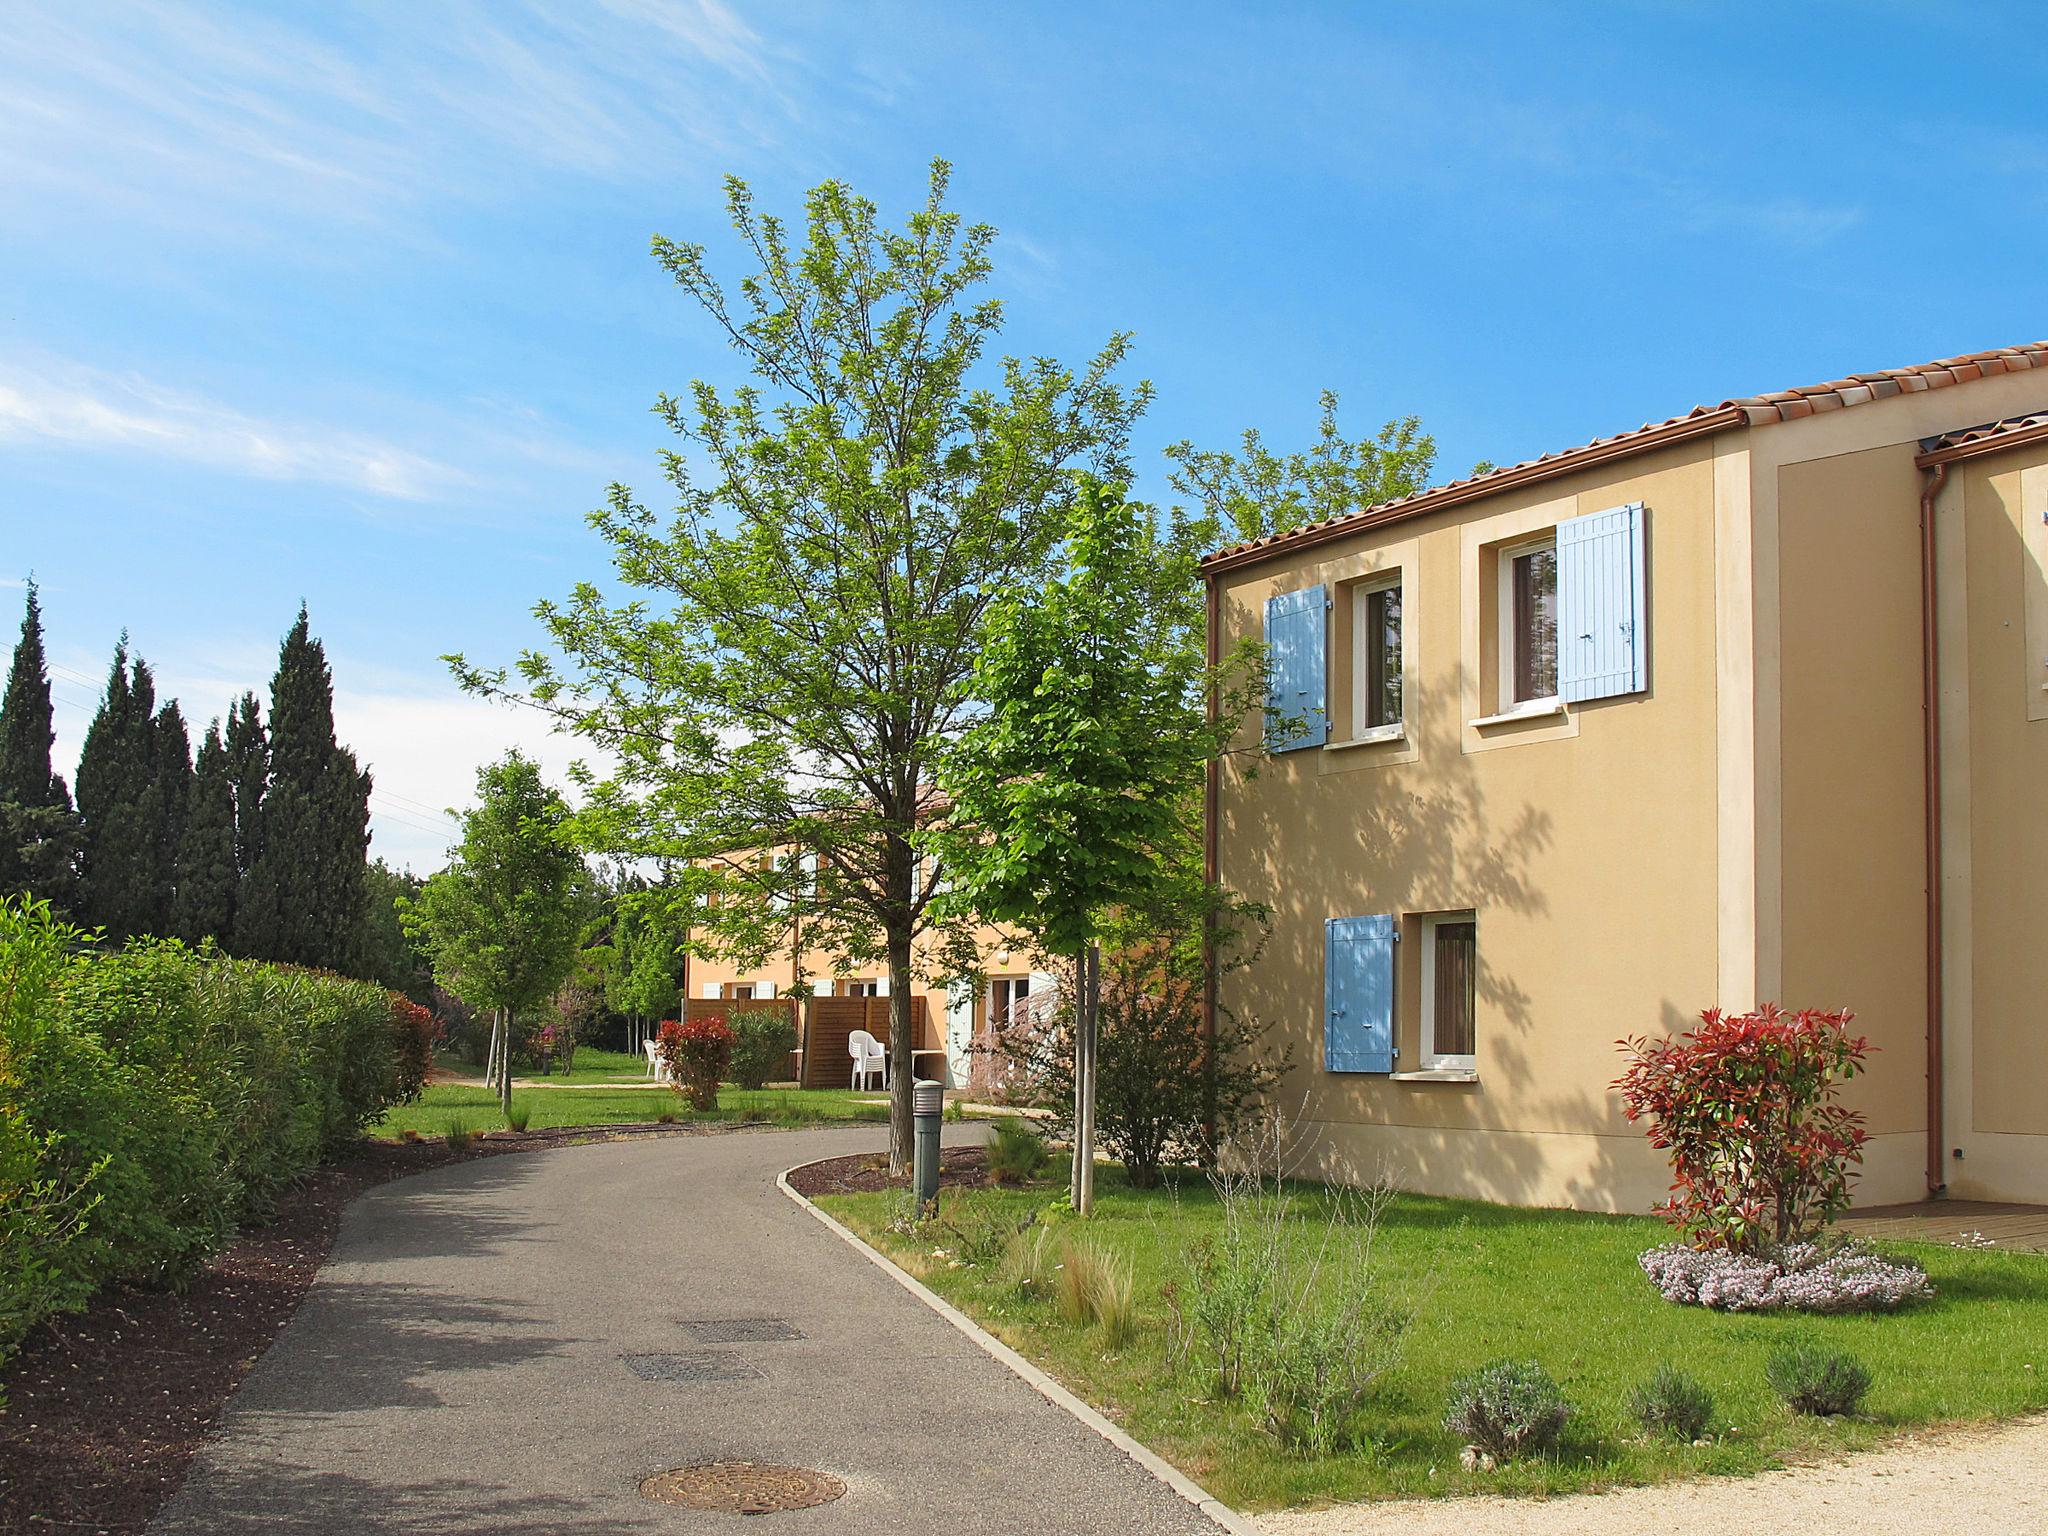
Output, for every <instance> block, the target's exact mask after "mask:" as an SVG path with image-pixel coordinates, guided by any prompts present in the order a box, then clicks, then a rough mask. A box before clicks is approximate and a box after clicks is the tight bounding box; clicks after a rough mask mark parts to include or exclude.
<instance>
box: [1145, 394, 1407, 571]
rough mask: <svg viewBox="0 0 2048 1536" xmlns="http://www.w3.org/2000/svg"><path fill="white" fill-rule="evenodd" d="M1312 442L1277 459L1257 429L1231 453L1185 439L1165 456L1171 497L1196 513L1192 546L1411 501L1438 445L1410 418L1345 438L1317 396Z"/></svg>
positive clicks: (1331, 407)
mask: <svg viewBox="0 0 2048 1536" xmlns="http://www.w3.org/2000/svg"><path fill="white" fill-rule="evenodd" d="M1319 404H1320V406H1321V409H1320V411H1319V412H1318V414H1317V418H1316V437H1315V441H1314V442H1312V443H1311V444H1309V446H1308V447H1307V448H1304V449H1295V450H1291V451H1287V452H1275V451H1274V450H1273V449H1271V448H1269V447H1267V446H1266V441H1265V438H1264V436H1263V435H1262V434H1261V433H1260V432H1259V430H1258V429H1257V428H1256V427H1253V428H1249V429H1247V430H1246V431H1245V433H1244V434H1243V436H1242V437H1241V438H1240V439H1239V441H1238V446H1237V448H1236V449H1235V450H1232V449H1214V448H1209V449H1205V448H1197V447H1196V446H1195V445H1194V444H1193V443H1191V442H1187V441H1185V440H1183V441H1181V442H1178V443H1175V444H1174V445H1173V446H1172V447H1170V448H1168V449H1167V450H1166V457H1167V460H1168V461H1169V462H1170V463H1171V464H1172V466H1173V468H1172V470H1171V471H1170V472H1169V478H1170V480H1171V482H1172V485H1173V488H1174V490H1176V491H1177V492H1179V493H1180V494H1181V495H1183V496H1186V497H1189V498H1190V499H1191V500H1192V501H1193V502H1194V504H1195V505H1196V507H1198V508H1199V509H1200V516H1201V518H1202V519H1203V521H1202V525H1201V526H1200V527H1199V528H1197V529H1196V530H1195V534H1196V542H1197V543H1200V544H1204V545H1207V544H1216V543H1222V542H1232V543H1235V542H1241V541H1246V540H1251V539H1263V538H1267V537H1269V536H1271V535H1273V534H1276V533H1286V532H1289V531H1290V530H1292V529H1295V528H1299V527H1300V526H1302V525H1303V524H1304V523H1314V522H1321V521H1322V520H1323V519H1324V518H1328V517H1337V516H1340V515H1342V514H1344V513H1346V512H1357V511H1362V510H1363V509H1364V508H1366V507H1371V506H1377V505H1378V504H1379V503H1381V502H1383V501H1394V500H1397V499H1398V498H1400V497H1403V496H1412V495H1413V494H1414V493H1415V492H1417V491H1419V490H1422V489H1423V488H1424V487H1426V486H1427V485H1428V484H1429V477H1430V474H1431V472H1432V471H1433V470H1434V469H1435V468H1436V439H1435V438H1433V437H1431V436H1430V435H1429V434H1428V433H1427V432H1424V431H1423V430H1422V421H1421V418H1420V417H1416V416H1401V417H1396V418H1395V419H1394V420H1392V421H1390V422H1388V423H1387V424H1386V425H1385V426H1383V427H1381V428H1380V429H1379V431H1378V432H1376V433H1374V434H1373V435H1372V436H1371V437H1361V438H1355V439H1354V438H1349V437H1346V436H1345V435H1344V431H1343V428H1342V427H1341V426H1340V425H1339V424H1338V421H1337V396H1336V394H1335V393H1334V392H1332V391H1330V390H1327V389H1326V390H1324V391H1323V393H1322V395H1321V396H1320V397H1319Z"/></svg>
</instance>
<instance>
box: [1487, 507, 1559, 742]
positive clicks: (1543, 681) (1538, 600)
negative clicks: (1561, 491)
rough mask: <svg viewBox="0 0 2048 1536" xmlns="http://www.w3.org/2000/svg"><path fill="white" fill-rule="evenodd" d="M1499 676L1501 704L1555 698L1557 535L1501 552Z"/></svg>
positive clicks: (1546, 535)
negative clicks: (1502, 688) (1502, 694)
mask: <svg viewBox="0 0 2048 1536" xmlns="http://www.w3.org/2000/svg"><path fill="white" fill-rule="evenodd" d="M1500 573H1501V593H1500V610H1499V611H1500V636H1501V657H1500V675H1501V679H1502V681H1503V683H1504V684H1505V685H1506V686H1505V688H1504V690H1503V691H1504V693H1505V695H1506V696H1505V697H1504V698H1503V699H1502V700H1501V703H1502V704H1503V705H1505V706H1513V705H1516V704H1526V703H1529V702H1532V701H1534V700H1538V699H1554V698H1556V697H1557V535H1556V534H1555V533H1554V532H1553V533H1546V534H1544V535H1543V537H1542V538H1541V539H1536V540H1531V541H1529V542H1528V543H1525V544H1516V545H1511V546H1510V547H1508V548H1507V549H1504V550H1502V551H1501V554H1500Z"/></svg>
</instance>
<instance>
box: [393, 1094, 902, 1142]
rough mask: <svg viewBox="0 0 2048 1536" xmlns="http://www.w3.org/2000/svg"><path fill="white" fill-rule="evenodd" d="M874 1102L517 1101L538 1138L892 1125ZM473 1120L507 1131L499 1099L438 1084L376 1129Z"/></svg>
mask: <svg viewBox="0 0 2048 1536" xmlns="http://www.w3.org/2000/svg"><path fill="white" fill-rule="evenodd" d="M875 1097H876V1095H873V1094H855V1093H853V1092H851V1091H850V1090H847V1089H843V1088H841V1089H831V1088H813V1089H803V1090H799V1089H795V1088H762V1089H759V1090H757V1091H750V1090H748V1089H743V1088H734V1087H731V1086H727V1087H725V1088H723V1089H721V1090H720V1091H719V1095H718V1108H717V1109H715V1110H706V1111H704V1112H702V1113H699V1112H698V1111H695V1110H693V1109H691V1108H690V1106H689V1103H688V1101H687V1100H685V1099H684V1098H683V1097H682V1096H681V1095H680V1094H677V1093H673V1092H669V1091H666V1090H649V1089H646V1088H617V1087H612V1088H606V1087H590V1088H554V1089H548V1090H546V1091H541V1090H538V1089H534V1090H526V1089H516V1090H514V1098H515V1099H516V1100H517V1102H518V1103H519V1105H520V1106H521V1107H522V1108H524V1109H526V1110H527V1111H528V1112H529V1114H530V1116H531V1118H530V1119H529V1121H528V1124H529V1125H530V1126H531V1127H532V1128H533V1129H535V1130H545V1129H547V1128H548V1127H550V1126H557V1125H630V1124H636V1123H638V1122H641V1121H647V1120H657V1119H659V1118H661V1117H662V1116H663V1115H667V1116H669V1117H670V1118H671V1119H675V1120H682V1121H693V1120H759V1121H763V1122H767V1123H771V1124H775V1125H822V1124H827V1123H838V1122H847V1121H853V1122H861V1121H877V1122H880V1121H886V1120H887V1119H888V1118H889V1109H888V1106H887V1105H886V1104H877V1103H874V1102H872V1100H873V1099H874V1098H875ZM458 1117H460V1118H466V1119H467V1120H468V1122H469V1124H470V1126H471V1127H472V1128H473V1129H481V1130H495V1129H496V1128H497V1127H498V1126H500V1125H502V1124H504V1117H503V1116H502V1115H501V1114H499V1112H498V1098H497V1095H496V1094H494V1093H493V1092H491V1090H490V1089H488V1088H479V1087H472V1086H470V1085H468V1084H466V1083H432V1084H429V1085H428V1087H427V1089H426V1091H425V1092H424V1093H422V1094H421V1095H420V1096H419V1098H417V1099H415V1100H414V1101H413V1102H412V1103H410V1104H401V1105H400V1106H399V1107H398V1108H396V1109H394V1110H392V1111H391V1113H389V1114H388V1115H386V1116H385V1117H384V1118H383V1119H382V1120H380V1121H378V1122H377V1123H376V1124H375V1125H373V1126H372V1127H370V1134H371V1135H372V1136H381V1137H385V1138H390V1137H395V1136H400V1135H403V1134H404V1133H405V1132H407V1131H417V1132H419V1134H420V1135H422V1136H439V1135H441V1134H442V1133H443V1132H444V1131H446V1130H447V1128H448V1124H449V1122H450V1121H451V1120H454V1119H456V1118H458Z"/></svg>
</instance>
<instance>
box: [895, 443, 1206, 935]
mask: <svg viewBox="0 0 2048 1536" xmlns="http://www.w3.org/2000/svg"><path fill="white" fill-rule="evenodd" d="M1065 535H1066V542H1065V555H1066V561H1065V566H1064V568H1063V569H1062V570H1061V571H1060V572H1059V573H1058V574H1056V575H1054V576H1052V577H1051V578H1050V579H1048V580H1046V581H1044V582H1041V583H1039V584H1038V585H1036V586H1034V587H1032V588H1029V589H1020V590H1018V591H1016V592H1013V593H1010V594H1008V595H1007V596H1005V597H1004V598H1003V599H1002V600H1001V601H999V602H998V603H997V604H996V605H995V607H994V608H993V609H992V610H991V612H990V615H989V622H988V626H987V634H986V636H985V638H984V640H983V644H982V649H981V653H980V655H979V657H978V658H977V659H976V661H975V665H974V673H973V676H972V679H971V680H970V682H969V684H968V687H969V689H970V691H971V692H972V693H973V694H974V696H975V697H977V698H980V699H982V700H984V701H985V702H986V705H987V709H986V713H985V714H983V715H982V716H981V718H979V719H978V720H976V721H975V722H974V723H973V724H972V725H971V726H970V727H968V729H967V730H965V731H964V732H962V733H961V735H960V737H959V740H958V741H957V743H956V744H955V745H954V746H953V748H952V749H951V750H950V751H948V752H947V753H946V754H945V756H944V757H943V758H942V759H941V762H940V768H939V780H940V783H941V784H942V785H943V787H944V788H945V790H946V792H947V793H948V795H950V796H951V798H952V802H953V803H952V808H951V810H950V811H949V812H948V814H947V817H946V820H945V822H944V824H943V827H942V829H941V830H939V831H938V832H936V833H935V834H934V835H933V837H932V838H931V839H930V840H929V841H930V842H931V843H932V844H933V846H935V847H936V848H937V849H938V850H939V851H940V853H941V856H942V857H943V858H944V859H945V862H946V865H947V867H948V868H949V869H950V870H951V871H952V872H953V888H952V890H951V891H950V892H949V893H948V895H947V897H946V898H945V901H946V905H947V907H948V908H949V909H950V910H954V911H958V912H960V913H963V914H979V915H980V916H981V917H982V918H983V919H984V920H987V921H992V922H997V923H1011V924H1016V925H1019V926H1021V927H1022V928H1024V929H1025V930H1026V931H1027V932H1029V933H1030V934H1032V935H1033V937H1034V938H1035V939H1037V940H1038V942H1039V943H1040V944H1041V945H1042V947H1043V948H1044V949H1045V950H1046V951H1047V952H1049V953H1052V954H1059V955H1074V954H1078V953H1079V952H1080V951H1081V950H1082V949H1083V948H1084V947H1085V946H1086V945H1088V944H1089V943H1090V942H1091V941H1093V940H1095V939H1097V938H1099V937H1101V936H1102V933H1103V924H1104V920H1105V917H1106V916H1107V914H1109V913H1110V912H1112V911H1113V910H1114V909H1117V908H1122V907H1145V906H1150V905H1152V904H1154V903H1155V902H1156V900H1157V899H1158V895H1159V892H1160V889H1161V887H1162V885H1163V884H1164V883H1165V882H1166V881H1168V880H1170V879H1171V878H1172V874H1173V867H1174V865H1175V863H1176V861H1177V855H1178V856H1180V857H1185V850H1187V849H1190V848H1191V847H1192V846H1193V844H1194V842H1195V839H1196V836H1197V831H1198V826H1199V794H1200V788H1201V783H1202V775H1203V772H1204V769H1205V768H1206V766H1207V764H1208V763H1209V761H1210V759H1211V758H1212V757H1214V756H1215V755H1216V754H1217V753H1218V752H1219V751H1221V750H1222V747H1223V745H1224V743H1225V742H1226V741H1227V740H1228V739H1229V735H1230V733H1231V730H1232V728H1233V727H1232V725H1231V724H1228V723H1226V722H1229V721H1231V720H1233V719H1234V717H1233V716H1231V715H1229V714H1227V713H1226V714H1224V715H1223V716H1222V717H1221V718H1220V719H1219V720H1217V721H1211V720H1210V719H1209V718H1208V715H1207V710H1206V702H1205V701H1206V697H1207V689H1208V686H1209V684H1210V682H1211V678H1210V675H1209V673H1208V671H1207V669H1206V667H1205V666H1204V664H1203V659H1202V657H1201V655H1200V654H1199V653H1195V652H1192V651H1190V649H1189V648H1187V647H1186V646H1183V645H1180V644H1178V643H1176V635H1175V633H1174V631H1173V630H1172V628H1171V626H1170V623H1169V622H1168V616H1167V615H1165V614H1163V613H1162V612H1161V611H1160V610H1159V608H1158V607H1157V605H1156V604H1154V603H1153V602H1151V601H1150V598H1151V595H1152V592H1153V590H1154V584H1155V583H1156V582H1157V581H1158V580H1159V574H1160V572H1161V571H1162V570H1171V571H1173V572H1176V573H1177V575H1176V578H1175V579H1176V581H1180V580H1184V581H1185V582H1186V583H1187V584H1189V585H1192V584H1193V582H1194V579H1195V572H1194V566H1193V553H1192V551H1189V550H1186V549H1183V548H1179V547H1176V546H1173V545H1171V544H1168V543H1166V542H1164V541H1163V540H1162V539H1161V537H1160V535H1159V533H1158V531H1157V529H1156V528H1155V526H1154V524H1153V521H1152V519H1151V516H1150V509H1149V508H1146V507H1143V506H1140V505H1138V504H1137V503H1135V502H1131V501H1127V500H1126V499H1125V498H1124V496H1123V494H1122V493H1121V492H1120V491H1119V490H1116V489H1114V488H1112V487H1109V486H1106V485H1104V484H1102V483H1101V482H1100V481H1096V480H1093V479H1084V480H1083V481H1082V483H1081V486H1080V494H1079V497H1078V499H1077V502H1076V504H1075V506H1074V508H1073V511H1072V513H1071V515H1070V517H1069V518H1068V522H1067V527H1066V529H1065Z"/></svg>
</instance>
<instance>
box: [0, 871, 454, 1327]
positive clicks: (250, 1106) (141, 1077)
mask: <svg viewBox="0 0 2048 1536" xmlns="http://www.w3.org/2000/svg"><path fill="white" fill-rule="evenodd" d="M420 1029H421V1025H420V1021H419V1020H418V1019H416V1018H412V1017H410V1016H407V1017H403V1018H401V1017H400V1016H399V1014H398V1012H397V1010H396V1008H395V1004H394V997H393V994H391V993H388V992H386V991H384V989H383V988H381V987H377V986H374V985H372V984H370V983H367V982H357V981H348V980H345V979H343V978H341V977H337V976H329V975H324V974H320V973H316V972H311V971H304V970H297V969H294V968H291V967H286V966H275V965H263V964H258V963H256V962H252V961H241V960H231V959H228V958H227V957H226V956H223V955H221V954H220V953H219V952H218V951H216V950H214V949H212V948H210V947H208V948H205V949H201V950H197V951H194V950H190V949H187V948H185V947H184V946H183V945H180V944H176V943H170V942H161V941H157V940H138V941H135V942H133V943H131V944H129V945H128V946H126V947H125V948H123V949H120V950H94V949H92V948H90V945H89V936H88V935H86V934H83V933H81V932H80V931H78V930H77V929H74V928H71V927H69V926H68V925H66V924H64V923H61V922H59V921H57V920H56V919H55V918H54V917H52V915H51V913H50V910H49V908H48V906H47V905H44V904H41V903H34V902H28V901H24V900H21V899H18V898H6V899H0V1363H4V1362H5V1360H6V1358H7V1357H8V1356H9V1355H10V1354H11V1352H12V1350H13V1349H14V1347H15V1346H16V1344H17V1343H18V1341H19V1339H20V1338H21V1337H22V1335H23V1334H24V1333H26V1331H27V1330H28V1329H29V1328H31V1327H33V1326H34V1325H35V1323H37V1322H39V1321H41V1320H42V1319H43V1318H45V1317H48V1316H50V1315H52V1314H54V1313H56V1312H61V1311H67V1310H75V1309H76V1308H78V1307H80V1306H82V1305H84V1304H85V1302H86V1300H87V1299H88V1298H89V1297H90V1296H91V1294H92V1292H93V1291H94V1290H95V1289H96V1288H97V1287H98V1286H100V1285H102V1284H104V1283H106V1282H109V1281H126V1282H133V1283H142V1284H171V1285H176V1284H179V1283H181V1282H182V1281H183V1280H184V1279H185V1278H186V1277H188V1276H189V1275H190V1274H191V1273H192V1271H193V1270H194V1269H195V1268H196V1267H197V1266H198V1265H199V1264H200V1263H201V1262H202V1261H203V1260H204V1259H205V1257H206V1256H207V1254H208V1253H209V1252H211V1251H212V1250H213V1249H214V1248H216V1247H218V1246H219V1245H220V1244H221V1243H222V1242H223V1241H224V1240H225V1239H226V1238H227V1236H228V1235H229V1234H230V1233H231V1232H232V1231H233V1230H234V1228H235V1227H236V1226H237V1225H238V1224H239V1223H242V1222H244V1221H248V1220H251V1219H258V1218H261V1217H263V1216H265V1215H267V1214H268V1213H269V1211H270V1210H271V1208H272V1207H273V1206H274V1205H275V1203H276V1200H277V1198H278V1196H279V1195H280V1194H281V1193H282V1192H283V1191H284V1190H286V1189H287V1188H289V1187H290V1186H291V1185H292V1184H294V1183H295V1182H297V1181H298V1180H300V1179H302V1178H303V1177H304V1176H305V1175H306V1173H307V1172H308V1171H309V1170H310V1169H311V1168H312V1167H313V1166H314V1164H315V1163H316V1162H317V1161H318V1160H319V1158H320V1157H321V1156H322V1155H323V1154H324V1153H328V1152H332V1151H335V1150H337V1149H339V1148H341V1147H344V1146H346V1145H348V1144H349V1143H351V1142H353V1141H354V1140H355V1139H356V1138H357V1137H358V1136H359V1135H360V1134H361V1131H362V1128H363V1127H364V1126H365V1125H367V1124H369V1123H370V1122H371V1121H373V1120H375V1119H376V1118H377V1117H378V1116H380V1115H382V1114H383V1113H384V1111H385V1110H386V1109H387V1108H388V1107H390V1106H391V1105H392V1104H394V1103H397V1102H399V1101H400V1100H401V1099H402V1098H404V1097H406V1096H407V1095H408V1094H411V1093H416V1092H417V1091H418V1085H419V1081H420V1078H421V1077H422V1076H423V1073H424V1060H425V1045H426V1039H425V1038H424V1037H422V1036H421V1034H420Z"/></svg>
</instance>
